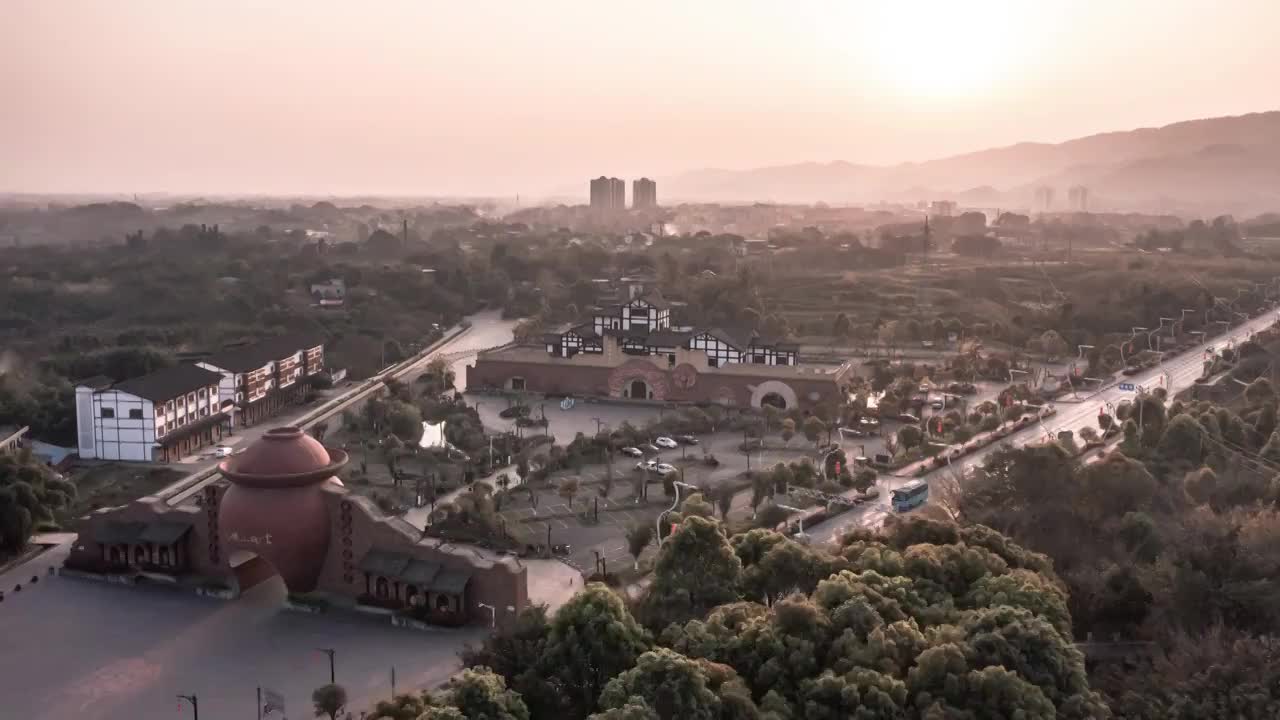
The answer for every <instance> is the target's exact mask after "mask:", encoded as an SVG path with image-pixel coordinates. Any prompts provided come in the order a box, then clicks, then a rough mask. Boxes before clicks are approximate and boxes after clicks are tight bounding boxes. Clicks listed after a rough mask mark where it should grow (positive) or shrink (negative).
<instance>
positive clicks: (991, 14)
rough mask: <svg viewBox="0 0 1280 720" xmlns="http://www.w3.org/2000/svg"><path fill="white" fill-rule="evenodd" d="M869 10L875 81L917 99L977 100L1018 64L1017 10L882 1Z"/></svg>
mask: <svg viewBox="0 0 1280 720" xmlns="http://www.w3.org/2000/svg"><path fill="white" fill-rule="evenodd" d="M874 7H875V9H874V10H873V11H872V12H871V15H870V18H868V20H869V27H868V28H867V30H868V33H867V34H866V37H867V39H868V40H869V42H870V47H869V48H867V50H868V51H869V52H868V55H869V56H870V57H869V59H870V60H871V61H872V62H873V63H874V65H875V70H876V73H877V77H879V78H880V81H881V82H882V83H883V84H884V85H885V86H886V87H888V88H890V89H891V90H893V91H894V92H896V93H898V94H900V95H903V96H905V97H912V98H920V99H947V98H968V97H978V96H981V95H984V94H986V93H987V92H988V91H990V90H991V89H992V88H993V87H995V86H996V85H998V84H999V83H1000V82H1001V81H1002V80H1004V79H1005V78H1006V77H1007V76H1008V75H1009V74H1010V72H1011V71H1012V70H1014V69H1015V68H1016V64H1017V63H1018V62H1019V61H1020V60H1021V55H1022V53H1021V48H1020V47H1018V45H1019V44H1020V43H1019V41H1018V37H1019V33H1018V32H1017V27H1016V26H1017V25H1018V24H1019V23H1018V22H1017V21H1016V20H1015V18H1014V17H1013V14H1014V13H1015V12H1016V9H1015V7H1016V6H1009V5H1005V4H1003V3H1000V4H996V3H981V2H975V3H959V2H936V3H935V2H891V3H890V2H886V3H877V4H876V5H875V6H874Z"/></svg>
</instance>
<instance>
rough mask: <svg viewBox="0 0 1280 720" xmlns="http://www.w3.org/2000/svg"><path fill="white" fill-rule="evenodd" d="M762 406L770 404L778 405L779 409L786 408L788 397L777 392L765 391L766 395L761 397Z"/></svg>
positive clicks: (772, 405)
mask: <svg viewBox="0 0 1280 720" xmlns="http://www.w3.org/2000/svg"><path fill="white" fill-rule="evenodd" d="M760 406H761V407H765V406H770V407H776V408H778V409H779V410H786V409H787V399H786V398H784V397H782V395H780V394H778V393H776V392H770V393H765V394H764V396H763V397H761V398H760Z"/></svg>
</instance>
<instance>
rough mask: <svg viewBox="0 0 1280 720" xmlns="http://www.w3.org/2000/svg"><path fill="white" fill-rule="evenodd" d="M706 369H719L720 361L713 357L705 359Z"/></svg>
mask: <svg viewBox="0 0 1280 720" xmlns="http://www.w3.org/2000/svg"><path fill="white" fill-rule="evenodd" d="M707 367H720V361H719V360H717V359H715V358H713V357H709V358H707Z"/></svg>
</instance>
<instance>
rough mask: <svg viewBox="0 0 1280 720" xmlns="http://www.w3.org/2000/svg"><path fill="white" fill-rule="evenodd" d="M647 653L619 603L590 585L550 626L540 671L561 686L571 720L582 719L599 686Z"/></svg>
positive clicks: (641, 635)
mask: <svg viewBox="0 0 1280 720" xmlns="http://www.w3.org/2000/svg"><path fill="white" fill-rule="evenodd" d="M667 544H668V545H670V542H668V543H667ZM648 649H649V636H648V633H646V632H645V631H644V628H642V627H640V625H639V624H638V623H637V622H636V621H635V619H634V618H632V617H631V613H629V612H627V608H626V606H625V605H624V604H623V602H622V598H620V597H618V596H617V595H615V594H614V593H613V591H612V590H610V589H609V588H607V587H605V586H604V585H602V584H600V583H591V584H590V585H587V587H586V588H584V589H583V590H582V592H580V593H578V594H577V595H574V596H573V597H572V598H571V599H570V600H569V602H567V603H565V605H564V606H563V607H561V608H560V610H559V611H558V612H557V613H556V615H555V618H554V619H553V620H552V621H551V633H550V635H549V636H548V638H547V647H546V651H545V653H544V655H543V659H542V662H541V663H540V667H541V668H542V672H543V673H544V674H546V676H548V677H552V678H554V679H555V680H556V681H557V682H559V683H560V684H561V688H562V690H563V692H564V694H565V696H566V701H567V702H568V703H569V705H570V708H571V712H572V715H571V717H584V716H585V715H586V714H587V713H588V712H590V711H591V710H592V709H594V708H595V707H596V702H597V700H598V699H599V697H600V692H601V691H602V690H603V689H604V686H605V684H606V683H607V682H609V680H610V679H611V678H613V677H614V676H615V675H617V674H619V673H621V672H623V671H625V670H627V669H629V668H630V667H632V666H633V665H635V662H636V658H638V657H640V655H641V654H643V653H644V652H646V651H647V650H648Z"/></svg>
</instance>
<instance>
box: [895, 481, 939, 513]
mask: <svg viewBox="0 0 1280 720" xmlns="http://www.w3.org/2000/svg"><path fill="white" fill-rule="evenodd" d="M890 497H891V498H892V502H893V509H894V511H896V512H907V511H908V510H912V509H914V508H917V507H920V506H921V505H923V504H924V503H925V501H926V500H928V499H929V483H927V482H925V481H924V480H912V481H911V482H909V483H907V484H906V485H903V486H902V487H900V488H898V489H897V490H893V491H891V492H890Z"/></svg>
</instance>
